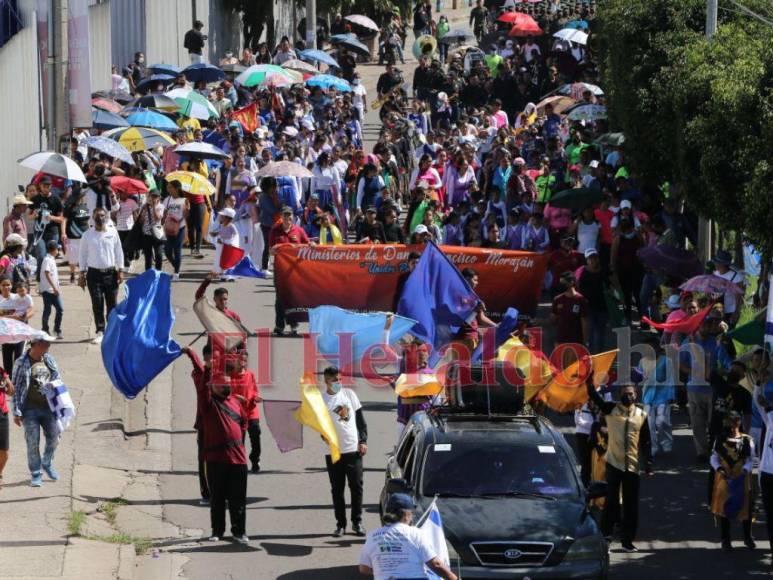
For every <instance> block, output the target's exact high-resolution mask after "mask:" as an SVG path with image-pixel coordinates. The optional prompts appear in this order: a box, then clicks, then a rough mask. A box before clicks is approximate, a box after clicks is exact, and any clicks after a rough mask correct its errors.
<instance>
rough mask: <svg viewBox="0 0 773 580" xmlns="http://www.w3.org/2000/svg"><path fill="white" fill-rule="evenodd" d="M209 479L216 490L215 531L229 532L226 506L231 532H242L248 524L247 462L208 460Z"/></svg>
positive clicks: (217, 533) (212, 514) (211, 511)
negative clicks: (237, 463) (244, 463)
mask: <svg viewBox="0 0 773 580" xmlns="http://www.w3.org/2000/svg"><path fill="white" fill-rule="evenodd" d="M207 482H208V483H209V490H210V493H211V494H212V495H211V496H210V503H209V515H210V519H211V520H212V535H213V536H218V537H220V538H222V537H223V534H225V506H226V501H227V502H228V514H229V516H230V517H231V534H233V535H234V536H242V535H244V533H245V529H246V525H247V466H246V465H234V464H232V463H220V462H215V461H207Z"/></svg>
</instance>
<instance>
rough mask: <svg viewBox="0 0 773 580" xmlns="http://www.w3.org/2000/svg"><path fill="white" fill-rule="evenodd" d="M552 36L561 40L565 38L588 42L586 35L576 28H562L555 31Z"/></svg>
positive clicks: (570, 40) (582, 42)
mask: <svg viewBox="0 0 773 580" xmlns="http://www.w3.org/2000/svg"><path fill="white" fill-rule="evenodd" d="M553 36H554V37H555V38H560V39H561V40H566V41H567V42H575V43H577V44H587V43H588V35H587V34H586V33H585V32H583V31H582V30H578V29H576V28H564V29H562V30H559V31H558V32H556V33H555V34H554V35H553Z"/></svg>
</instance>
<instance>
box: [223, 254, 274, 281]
mask: <svg viewBox="0 0 773 580" xmlns="http://www.w3.org/2000/svg"><path fill="white" fill-rule="evenodd" d="M223 274H224V275H226V276H242V277H243V278H266V277H267V276H266V273H265V272H263V271H262V270H258V269H257V268H256V267H255V264H254V263H253V261H252V260H251V259H250V257H249V256H248V255H247V254H244V257H243V258H242V259H241V260H240V261H239V263H238V264H236V266H234V267H233V268H228V270H226V271H225V272H223Z"/></svg>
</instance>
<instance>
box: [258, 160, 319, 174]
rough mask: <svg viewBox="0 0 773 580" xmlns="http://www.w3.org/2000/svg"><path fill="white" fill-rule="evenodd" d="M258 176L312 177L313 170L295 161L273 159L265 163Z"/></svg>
mask: <svg viewBox="0 0 773 580" xmlns="http://www.w3.org/2000/svg"><path fill="white" fill-rule="evenodd" d="M256 175H257V177H311V176H312V174H311V171H309V170H308V169H306V168H305V167H304V166H303V165H301V164H300V163H294V162H293V161H272V162H270V163H267V164H266V165H264V166H263V167H262V168H261V169H260V170H259V171H258V172H257V173H256Z"/></svg>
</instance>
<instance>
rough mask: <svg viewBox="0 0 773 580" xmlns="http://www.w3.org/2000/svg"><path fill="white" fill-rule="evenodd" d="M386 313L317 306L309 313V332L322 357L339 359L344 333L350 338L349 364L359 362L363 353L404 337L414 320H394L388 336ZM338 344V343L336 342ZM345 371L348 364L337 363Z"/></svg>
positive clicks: (397, 317)
mask: <svg viewBox="0 0 773 580" xmlns="http://www.w3.org/2000/svg"><path fill="white" fill-rule="evenodd" d="M386 321H387V314H386V313H385V312H373V313H367V314H365V313H360V312H352V311H351V310H344V309H343V308H339V307H338V306H317V307H316V308H312V309H311V310H309V332H310V333H316V335H317V341H316V344H317V352H318V353H319V354H321V355H322V356H324V357H336V358H337V357H338V355H339V354H341V353H340V351H341V350H342V347H341V346H340V345H342V344H344V340H346V339H345V338H343V337H342V336H341V335H343V334H344V333H346V334H350V335H351V337H352V338H351V344H352V361H351V362H352V363H354V364H355V365H356V364H358V363H359V362H360V361H361V360H362V356H363V355H364V354H365V351H367V350H368V348H370V347H371V346H374V345H377V344H384V343H387V344H394V343H395V342H397V341H398V340H399V339H400V337H402V336H403V335H405V334H406V333H407V332H408V331H409V330H410V329H411V328H412V327H413V325H414V324H416V321H415V320H410V319H408V318H403V317H402V316H394V317H393V318H392V326H391V328H390V329H389V332H388V334H387V332H386V331H385V329H384V327H385V326H386ZM339 341H340V342H339ZM339 362H340V364H339V366H341V367H347V366H348V365H347V364H346V363H348V362H349V361H339Z"/></svg>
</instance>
